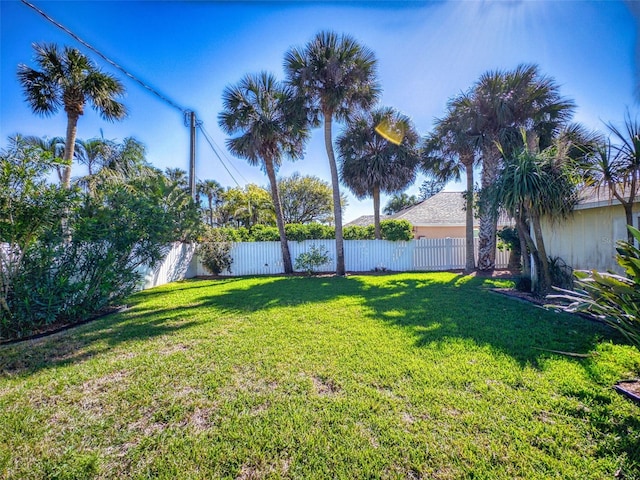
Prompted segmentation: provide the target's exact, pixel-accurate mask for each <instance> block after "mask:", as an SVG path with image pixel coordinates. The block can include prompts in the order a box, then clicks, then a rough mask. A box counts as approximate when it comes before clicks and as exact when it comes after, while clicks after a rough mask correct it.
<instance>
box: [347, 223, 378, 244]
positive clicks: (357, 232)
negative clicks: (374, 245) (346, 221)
mask: <svg viewBox="0 0 640 480" xmlns="http://www.w3.org/2000/svg"><path fill="white" fill-rule="evenodd" d="M342 236H343V238H344V239H345V240H373V239H374V238H375V231H374V226H373V225H369V226H367V227H363V226H360V225H350V226H348V227H345V228H344V229H343V230H342Z"/></svg>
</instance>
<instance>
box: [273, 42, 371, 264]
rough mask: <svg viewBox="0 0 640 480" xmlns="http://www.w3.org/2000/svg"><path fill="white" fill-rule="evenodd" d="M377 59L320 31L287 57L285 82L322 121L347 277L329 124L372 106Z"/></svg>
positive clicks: (339, 255) (340, 258)
mask: <svg viewBox="0 0 640 480" xmlns="http://www.w3.org/2000/svg"><path fill="white" fill-rule="evenodd" d="M376 63H377V61H376V58H375V55H374V54H373V52H372V51H370V50H369V49H367V48H366V47H364V46H362V45H360V44H359V43H358V42H357V41H356V40H354V39H353V38H351V37H350V36H348V35H341V36H338V35H337V34H336V33H334V32H326V31H324V32H320V33H318V34H317V35H316V36H315V37H314V38H313V40H311V41H310V42H309V43H307V45H306V46H305V47H304V48H292V49H291V50H290V51H289V52H287V53H286V55H285V61H284V68H285V71H286V74H287V80H288V82H289V84H290V85H292V86H293V87H294V88H295V89H296V91H297V93H298V96H299V97H300V98H301V99H303V100H304V101H305V102H306V103H307V107H308V109H309V113H310V116H311V117H312V118H313V119H318V118H319V117H322V119H323V120H324V144H325V149H326V150H327V157H328V159H329V168H330V170H331V186H332V188H333V214H334V221H335V228H336V273H337V274H338V275H345V273H346V272H345V263H344V242H343V236H342V208H341V205H340V184H339V177H338V167H337V165H336V158H335V154H334V151H333V139H332V133H331V130H332V125H333V120H334V119H336V120H338V121H341V120H346V119H347V118H348V117H349V114H350V113H351V112H352V111H353V110H354V109H357V108H364V109H367V108H369V107H371V106H372V105H374V104H375V102H376V99H377V97H378V94H379V91H380V89H379V86H378V83H377V81H376Z"/></svg>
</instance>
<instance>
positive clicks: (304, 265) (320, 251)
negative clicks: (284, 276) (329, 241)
mask: <svg viewBox="0 0 640 480" xmlns="http://www.w3.org/2000/svg"><path fill="white" fill-rule="evenodd" d="M330 261H331V257H329V252H328V251H327V249H326V248H325V247H324V246H322V245H321V246H320V247H317V246H316V245H311V248H310V249H309V251H308V252H304V253H301V254H300V255H298V256H297V257H296V261H295V269H296V270H302V271H304V272H307V274H308V275H312V274H313V273H315V271H316V269H317V268H319V267H321V266H322V265H326V264H327V263H329V262H330Z"/></svg>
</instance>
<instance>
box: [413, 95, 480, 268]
mask: <svg viewBox="0 0 640 480" xmlns="http://www.w3.org/2000/svg"><path fill="white" fill-rule="evenodd" d="M472 121H473V104H472V101H471V98H470V97H469V95H468V94H461V95H458V96H457V97H454V98H453V99H451V100H450V101H449V103H448V105H447V114H446V115H445V117H444V118H442V119H439V120H436V122H435V127H434V129H433V132H431V134H430V135H428V136H427V137H426V139H425V141H424V145H423V149H422V154H423V163H422V169H423V170H424V171H425V173H426V174H427V175H430V176H432V177H434V178H436V179H438V180H442V181H449V180H460V178H461V176H462V172H463V171H464V174H465V179H466V187H467V189H466V191H465V193H464V195H465V209H466V221H465V224H466V228H465V237H466V239H465V257H466V258H465V271H466V272H467V273H468V272H472V271H473V270H475V253H474V241H473V217H474V211H473V209H474V175H473V168H474V166H475V165H476V164H477V162H478V159H479V156H478V141H477V138H476V137H475V136H473V135H471V134H470V133H469V132H470V130H471V127H472V125H471V122H472Z"/></svg>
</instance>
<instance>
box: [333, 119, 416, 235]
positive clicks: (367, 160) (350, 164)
mask: <svg viewBox="0 0 640 480" xmlns="http://www.w3.org/2000/svg"><path fill="white" fill-rule="evenodd" d="M383 122H387V123H388V124H391V125H394V126H395V127H396V128H398V129H399V130H400V131H402V132H403V138H402V141H401V143H400V144H399V145H396V144H395V143H393V142H390V141H388V140H386V139H385V138H383V137H382V136H381V135H379V134H378V133H376V131H375V128H376V126H378V125H381V124H382V123H383ZM418 139H419V137H418V133H417V132H416V130H415V128H414V127H413V124H412V122H411V120H410V119H409V117H407V116H405V115H402V114H401V113H399V112H397V111H396V110H394V109H393V108H378V109H376V110H374V111H372V112H366V113H361V114H358V115H356V116H355V117H354V118H352V119H351V120H350V121H349V122H348V123H347V128H346V129H345V130H344V132H343V133H342V134H341V135H340V136H339V137H338V139H337V142H338V151H339V153H340V158H341V163H340V179H341V180H342V183H344V184H345V185H346V186H347V187H348V188H349V189H350V190H351V191H352V192H353V194H354V195H355V196H356V197H358V198H359V199H362V198H366V197H371V198H373V213H374V225H375V237H376V238H377V239H380V238H382V236H381V233H380V192H385V193H397V192H399V191H400V190H403V189H404V188H406V187H407V186H408V185H409V184H411V183H413V181H414V180H415V179H416V168H417V166H418V162H419V161H420V157H419V154H418V151H417V148H416V145H417V143H418Z"/></svg>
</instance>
